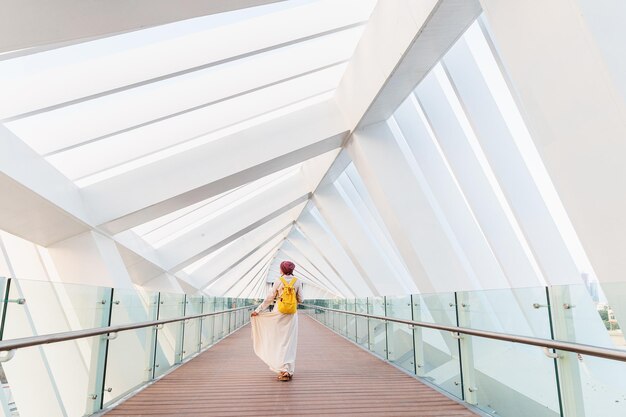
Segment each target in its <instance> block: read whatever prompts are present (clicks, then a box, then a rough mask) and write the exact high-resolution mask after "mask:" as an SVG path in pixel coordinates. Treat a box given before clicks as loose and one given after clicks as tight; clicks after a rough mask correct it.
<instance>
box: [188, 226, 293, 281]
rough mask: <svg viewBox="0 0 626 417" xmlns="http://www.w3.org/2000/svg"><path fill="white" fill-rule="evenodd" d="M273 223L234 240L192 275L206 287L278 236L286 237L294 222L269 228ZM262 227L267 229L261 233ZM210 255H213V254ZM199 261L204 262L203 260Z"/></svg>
mask: <svg viewBox="0 0 626 417" xmlns="http://www.w3.org/2000/svg"><path fill="white" fill-rule="evenodd" d="M271 223H272V222H268V223H266V224H265V225H263V226H260V227H259V228H257V229H255V230H253V231H251V232H250V233H248V234H246V235H244V236H242V237H240V238H239V239H237V240H236V241H235V242H233V244H231V245H229V246H228V247H226V248H225V250H223V251H221V252H220V253H219V254H218V256H215V257H214V258H212V259H211V262H208V263H207V264H206V265H203V266H202V267H200V268H199V269H198V270H197V271H194V272H192V273H191V274H190V275H191V276H193V277H194V278H195V279H197V280H201V281H204V284H203V288H205V287H207V286H209V285H211V283H213V282H214V281H216V280H218V279H219V278H220V277H221V276H223V275H224V274H226V273H227V272H228V271H230V270H231V269H233V268H234V267H236V266H237V265H239V264H240V263H241V262H243V261H244V260H245V259H246V258H247V257H249V256H250V255H252V254H253V253H254V252H256V251H257V250H258V249H259V248H260V247H262V246H263V245H265V244H267V243H268V242H270V241H272V240H273V239H274V238H276V237H277V236H282V237H284V235H285V234H286V233H287V230H288V229H289V227H290V226H291V225H292V224H293V222H289V223H288V224H286V225H284V226H282V227H280V228H279V229H278V230H275V227H274V228H272V229H267V227H266V226H267V225H269V224H271ZM262 229H267V230H266V231H265V233H259V231H260V230H262ZM268 231H269V233H271V235H270V236H269V237H267V233H268ZM261 240H262V241H261ZM209 256H211V257H212V254H211V255H209ZM198 262H202V260H200V261H198Z"/></svg>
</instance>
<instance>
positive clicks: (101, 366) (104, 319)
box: [85, 288, 114, 415]
mask: <svg viewBox="0 0 626 417" xmlns="http://www.w3.org/2000/svg"><path fill="white" fill-rule="evenodd" d="M101 291H103V292H104V294H102V301H103V303H102V304H100V303H98V307H100V308H102V311H101V312H100V318H99V319H100V323H98V324H99V327H108V326H110V325H111V315H112V313H113V310H112V309H113V291H114V290H113V288H102V289H101ZM108 348H109V339H108V338H107V337H103V336H100V337H96V338H95V340H94V341H93V344H92V349H91V360H90V361H89V377H88V378H89V379H88V381H89V382H88V387H87V393H88V396H87V398H86V399H85V401H86V407H85V411H86V414H88V415H89V414H93V413H95V412H97V411H100V410H101V409H102V407H103V405H104V398H103V397H104V382H105V381H104V379H105V377H106V365H107V364H106V359H107V352H108Z"/></svg>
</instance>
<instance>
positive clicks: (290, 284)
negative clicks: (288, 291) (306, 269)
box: [289, 277, 298, 287]
mask: <svg viewBox="0 0 626 417" xmlns="http://www.w3.org/2000/svg"><path fill="white" fill-rule="evenodd" d="M297 280H298V278H296V277H293V278H291V281H289V286H290V287H293V284H295V283H296V281H297Z"/></svg>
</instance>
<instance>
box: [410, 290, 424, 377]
mask: <svg viewBox="0 0 626 417" xmlns="http://www.w3.org/2000/svg"><path fill="white" fill-rule="evenodd" d="M417 297H419V296H418V295H413V294H411V320H413V321H421V320H422V311H421V306H420V303H419V302H418V301H417V300H416V298H417ZM425 361H426V357H425V354H424V336H423V332H422V328H421V327H419V326H415V327H413V362H414V365H415V375H417V376H420V377H421V376H424V375H425V372H424V363H425Z"/></svg>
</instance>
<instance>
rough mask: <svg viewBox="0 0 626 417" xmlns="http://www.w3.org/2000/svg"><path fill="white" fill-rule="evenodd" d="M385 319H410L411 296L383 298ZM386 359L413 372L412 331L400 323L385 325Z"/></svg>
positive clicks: (411, 313)
mask: <svg viewBox="0 0 626 417" xmlns="http://www.w3.org/2000/svg"><path fill="white" fill-rule="evenodd" d="M385 308H386V313H387V314H386V316H387V317H395V318H399V319H406V320H411V319H412V315H413V312H412V309H411V296H410V295H408V296H405V297H385ZM387 346H388V352H387V356H388V359H389V360H390V361H391V362H393V363H395V364H396V365H398V366H400V367H401V368H404V369H406V370H407V371H410V372H413V373H414V372H415V355H414V351H413V331H412V330H411V329H410V328H409V327H408V326H407V325H406V324H400V323H393V322H388V323H387Z"/></svg>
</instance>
